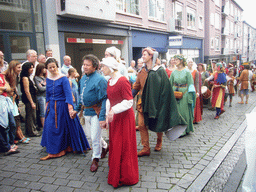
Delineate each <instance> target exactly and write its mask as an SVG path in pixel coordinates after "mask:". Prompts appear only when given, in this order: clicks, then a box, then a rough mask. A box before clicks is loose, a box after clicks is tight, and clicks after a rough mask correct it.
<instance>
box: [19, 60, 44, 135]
mask: <svg viewBox="0 0 256 192" xmlns="http://www.w3.org/2000/svg"><path fill="white" fill-rule="evenodd" d="M33 70H34V65H33V63H30V62H27V63H24V64H23V65H22V71H21V74H20V79H21V81H20V88H21V93H22V97H21V99H22V102H23V103H24V104H25V109H26V121H25V130H26V133H27V134H28V135H29V136H30V137H38V136H41V135H40V134H39V133H38V131H37V130H36V87H35V85H34V83H33V82H32V81H31V79H30V75H31V74H32V73H33Z"/></svg>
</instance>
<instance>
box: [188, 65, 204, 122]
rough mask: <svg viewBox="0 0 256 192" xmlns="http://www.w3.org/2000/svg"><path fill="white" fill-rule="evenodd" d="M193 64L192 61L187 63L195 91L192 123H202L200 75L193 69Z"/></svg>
mask: <svg viewBox="0 0 256 192" xmlns="http://www.w3.org/2000/svg"><path fill="white" fill-rule="evenodd" d="M193 65H194V62H193V61H192V60H189V61H188V69H189V70H190V72H191V75H192V77H193V80H194V85H195V89H196V106H195V110H194V121H193V123H198V122H200V121H202V108H201V99H200V95H201V74H200V73H199V72H198V71H197V70H196V69H195V68H193Z"/></svg>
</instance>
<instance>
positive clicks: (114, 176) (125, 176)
mask: <svg viewBox="0 0 256 192" xmlns="http://www.w3.org/2000/svg"><path fill="white" fill-rule="evenodd" d="M101 64H103V67H102V71H103V73H104V75H109V76H110V77H111V78H110V79H109V81H108V88H107V96H108V102H107V104H108V105H107V107H106V108H107V111H106V114H107V117H106V120H107V124H109V160H108V164H109V174H108V184H110V185H113V187H115V188H116V187H119V186H122V185H134V184H136V183H138V181H139V166H138V157H137V144H136V143H137V142H136V132H135V116H134V112H133V108H132V105H133V97H132V92H131V86H130V83H129V82H128V80H127V79H126V78H125V77H124V76H122V75H121V74H120V73H119V72H118V62H117V61H116V60H115V59H114V58H112V57H108V58H103V60H102V62H101Z"/></svg>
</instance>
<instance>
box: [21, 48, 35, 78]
mask: <svg viewBox="0 0 256 192" xmlns="http://www.w3.org/2000/svg"><path fill="white" fill-rule="evenodd" d="M26 55H27V60H26V61H25V62H23V63H22V65H23V64H24V63H27V62H30V63H33V65H34V70H33V73H32V74H31V75H30V79H31V80H32V81H33V79H34V76H35V73H36V66H37V65H38V64H39V63H38V61H37V52H36V51H35V50H34V49H29V50H27V52H26Z"/></svg>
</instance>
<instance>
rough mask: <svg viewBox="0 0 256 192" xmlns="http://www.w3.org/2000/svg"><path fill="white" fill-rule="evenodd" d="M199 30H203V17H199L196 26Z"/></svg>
mask: <svg viewBox="0 0 256 192" xmlns="http://www.w3.org/2000/svg"><path fill="white" fill-rule="evenodd" d="M198 27H199V29H203V28H204V21H203V16H201V15H200V16H199V25H198Z"/></svg>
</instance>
